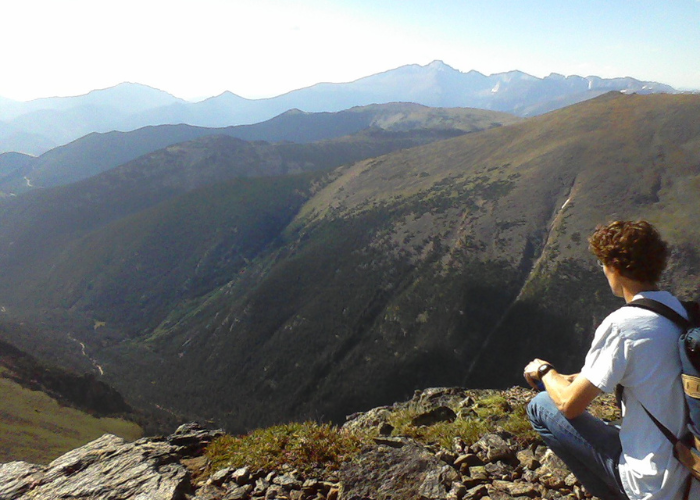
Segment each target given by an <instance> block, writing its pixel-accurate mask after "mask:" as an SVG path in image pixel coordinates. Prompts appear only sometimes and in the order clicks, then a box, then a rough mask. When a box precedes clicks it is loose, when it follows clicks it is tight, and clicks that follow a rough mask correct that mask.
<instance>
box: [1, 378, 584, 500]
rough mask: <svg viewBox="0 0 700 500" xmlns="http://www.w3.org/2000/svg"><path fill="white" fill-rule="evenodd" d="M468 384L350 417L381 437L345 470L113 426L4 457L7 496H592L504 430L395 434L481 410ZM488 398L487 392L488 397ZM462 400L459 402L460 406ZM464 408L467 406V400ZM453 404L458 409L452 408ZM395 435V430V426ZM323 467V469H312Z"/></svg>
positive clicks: (301, 499)
mask: <svg viewBox="0 0 700 500" xmlns="http://www.w3.org/2000/svg"><path fill="white" fill-rule="evenodd" d="M476 392H478V391H465V390H461V389H427V390H426V391H422V392H418V393H416V395H415V396H414V398H413V399H412V400H411V401H408V402H406V403H398V404H396V405H394V406H390V407H382V408H376V409H374V410H371V411H368V412H366V413H360V414H355V415H352V416H351V417H349V420H348V422H347V423H346V425H345V429H346V430H353V431H356V432H362V431H372V430H374V431H378V432H373V434H372V435H374V436H376V437H374V438H373V440H372V441H371V442H369V443H368V444H367V445H366V446H365V448H364V449H363V450H362V452H361V453H360V454H359V455H358V456H356V457H355V458H354V459H353V460H350V461H347V462H345V463H344V464H343V465H342V466H341V467H340V469H339V470H336V471H323V470H319V469H316V470H317V473H314V474H311V475H310V474H309V473H306V474H304V473H301V472H299V471H298V470H294V469H291V467H290V466H288V465H284V462H283V461H282V460H281V462H280V463H281V465H280V467H279V469H278V470H252V469H251V468H250V467H242V468H224V469H221V470H218V471H214V472H212V471H211V468H210V464H209V462H208V459H207V457H206V455H205V449H206V446H207V445H208V444H209V443H210V442H211V440H212V439H213V438H214V437H216V436H218V435H221V434H222V432H221V431H208V430H205V429H203V428H201V427H199V426H198V425H196V424H187V425H184V426H181V427H180V428H178V430H177V431H176V432H175V433H174V434H173V435H171V436H168V437H165V438H145V439H140V440H138V441H135V442H133V443H126V442H124V441H123V440H121V439H120V438H117V437H115V436H111V435H105V436H103V437H101V438H99V439H97V440H95V441H93V442H91V443H89V444H87V445H85V446H83V447H82V448H79V449H76V450H73V451H71V452H69V453H67V454H65V455H63V456H62V457H60V458H58V459H56V460H54V461H53V462H52V463H50V464H49V465H48V466H46V467H43V466H38V465H32V464H27V463H24V462H11V463H7V464H1V465H0V500H29V499H47V500H48V499H60V498H66V499H67V498H70V499H76V500H77V499H85V500H87V499H107V500H112V499H113V500H117V499H125V500H126V499H134V500H137V499H138V500H141V499H144V500H145V499H149V500H152V499H153V500H161V499H162V500H252V499H257V500H263V499H265V500H267V499H280V500H369V499H374V500H389V499H392V500H402V499H405V500H509V499H517V500H527V499H567V500H574V499H583V498H589V497H590V495H588V494H587V493H586V492H585V491H584V490H583V488H582V487H581V485H580V484H579V483H578V481H577V480H576V478H575V477H574V476H573V474H571V473H570V472H569V471H568V470H567V469H566V467H565V466H564V464H563V463H562V462H561V461H560V460H559V459H558V458H557V457H556V456H555V455H553V454H552V453H551V452H550V451H549V450H547V448H546V447H544V446H543V445H542V444H541V443H537V442H534V443H530V444H527V445H525V444H523V439H522V437H521V436H515V435H513V434H511V433H509V432H506V431H503V430H496V431H495V432H488V433H485V434H484V435H482V436H481V437H480V439H478V440H476V441H475V442H473V443H472V444H470V445H467V444H465V443H464V441H463V440H462V439H460V438H455V439H454V440H453V443H452V446H449V447H444V446H439V445H437V444H434V443H425V442H420V441H419V440H418V439H414V438H411V437H408V436H401V435H399V436H397V435H392V431H394V429H393V428H392V429H388V428H387V426H389V427H391V426H390V424H389V423H388V421H389V417H390V416H391V415H392V413H394V412H396V411H400V410H401V409H405V408H406V407H408V406H411V407H414V408H417V409H418V410H420V411H418V414H419V415H418V416H422V418H417V417H416V418H414V419H413V421H412V424H411V425H415V424H419V425H423V426H430V425H437V424H439V423H444V422H450V421H452V420H454V419H455V418H459V417H458V416H457V415H459V414H463V413H464V414H468V413H470V412H476V411H478V410H479V403H478V401H475V398H474V394H475V393H476ZM503 394H504V395H505V397H504V398H501V399H503V400H504V401H503V402H502V404H503V405H504V406H510V405H511V404H513V405H515V404H522V403H523V401H524V400H526V398H528V397H530V396H531V393H530V392H529V391H526V390H523V389H514V390H511V391H507V392H506V393H503ZM482 399H483V398H482ZM453 408H457V409H458V411H457V412H454V410H452V409H453ZM460 408H461V409H460ZM446 409H450V411H449V412H448V411H447V410H446ZM393 434H396V433H395V432H393ZM312 476H314V477H312Z"/></svg>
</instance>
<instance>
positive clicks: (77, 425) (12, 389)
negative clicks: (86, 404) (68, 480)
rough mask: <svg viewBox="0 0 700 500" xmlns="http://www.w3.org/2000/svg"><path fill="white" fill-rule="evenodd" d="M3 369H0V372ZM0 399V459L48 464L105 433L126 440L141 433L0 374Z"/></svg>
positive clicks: (139, 430) (136, 426)
mask: <svg viewBox="0 0 700 500" xmlns="http://www.w3.org/2000/svg"><path fill="white" fill-rule="evenodd" d="M3 371H4V368H0V375H1V374H2V372H3ZM0 401H2V405H1V406H0V417H1V418H0V462H8V461H12V460H25V461H28V462H32V463H48V462H49V461H51V460H53V459H54V458H56V457H58V456H60V455H62V454H63V453H65V452H67V451H69V450H72V449H73V448H76V447H78V446H82V445H83V444H85V443H87V442H89V441H92V440H93V439H96V438H98V437H100V436H101V435H102V434H104V433H111V434H116V435H117V436H121V437H123V438H124V439H127V440H134V439H137V438H139V437H141V435H142V431H141V428H140V427H139V426H138V425H136V424H134V423H131V422H126V421H124V420H121V419H115V418H95V417H93V416H91V415H88V414H87V413H83V412H81V411H78V410H75V409H73V408H69V407H66V406H61V405H59V404H58V402H56V400H54V399H52V398H50V397H49V396H47V395H46V394H44V393H43V392H39V391H31V390H28V389H24V388H23V387H21V386H20V385H19V384H17V383H15V382H13V381H11V380H9V379H6V378H2V377H0Z"/></svg>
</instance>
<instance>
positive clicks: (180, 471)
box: [0, 424, 222, 500]
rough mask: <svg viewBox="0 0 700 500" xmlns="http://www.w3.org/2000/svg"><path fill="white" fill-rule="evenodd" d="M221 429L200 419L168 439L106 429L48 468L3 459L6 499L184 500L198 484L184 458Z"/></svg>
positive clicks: (0, 485) (1, 486)
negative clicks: (134, 437)
mask: <svg viewBox="0 0 700 500" xmlns="http://www.w3.org/2000/svg"><path fill="white" fill-rule="evenodd" d="M220 434H222V431H213V432H212V431H206V430H204V429H202V428H201V427H199V426H197V425H196V424H187V425H183V426H181V427H180V428H178V429H177V431H176V432H175V433H174V434H173V435H171V436H169V437H167V438H145V439H139V440H138V441H135V442H133V443H127V442H125V441H124V440H123V439H121V438H119V437H117V436H113V435H111V434H105V435H104V436H102V437H101V438H99V439H96V440H95V441H92V442H91V443H88V444H87V445H85V446H83V447H81V448H77V449H75V450H73V451H71V452H68V453H66V454H65V455H63V456H61V457H59V458H57V459H56V460H54V461H53V462H51V463H50V464H49V465H48V466H47V467H41V466H38V465H33V464H27V463H25V462H10V463H7V464H2V465H0V499H1V500H15V499H16V500H25V499H26V500H29V499H33V500H39V499H46V500H49V499H59V498H70V499H75V500H78V499H85V500H87V499H101V500H125V499H134V500H136V499H139V500H140V499H144V500H145V499H149V500H180V499H182V500H184V499H185V498H187V494H188V493H191V491H192V488H191V483H190V475H191V474H190V472H189V471H188V469H187V467H186V466H185V464H184V463H183V461H184V460H186V459H188V458H191V457H193V456H196V455H201V454H202V453H203V451H204V448H205V446H206V445H207V444H208V443H209V442H210V441H211V440H212V439H213V438H214V437H215V436H217V435H220Z"/></svg>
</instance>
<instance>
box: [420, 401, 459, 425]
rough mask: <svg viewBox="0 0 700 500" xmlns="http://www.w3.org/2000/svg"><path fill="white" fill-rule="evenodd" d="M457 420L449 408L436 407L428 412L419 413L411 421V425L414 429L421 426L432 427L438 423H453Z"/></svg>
mask: <svg viewBox="0 0 700 500" xmlns="http://www.w3.org/2000/svg"><path fill="white" fill-rule="evenodd" d="M456 418H457V414H456V413H455V412H454V411H452V409H451V408H449V407H447V406H438V407H437V408H433V409H432V410H430V411H427V412H425V413H421V414H420V415H418V416H416V417H414V418H413V420H411V424H412V425H414V426H415V427H420V426H421V425H434V424H437V423H438V422H454V421H455V419H456Z"/></svg>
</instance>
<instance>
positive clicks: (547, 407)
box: [527, 391, 558, 430]
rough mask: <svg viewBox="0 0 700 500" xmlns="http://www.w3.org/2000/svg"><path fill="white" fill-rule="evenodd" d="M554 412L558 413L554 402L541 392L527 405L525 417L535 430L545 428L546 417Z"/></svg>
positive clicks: (545, 393)
mask: <svg viewBox="0 0 700 500" xmlns="http://www.w3.org/2000/svg"><path fill="white" fill-rule="evenodd" d="M554 410H556V411H558V410H557V408H556V406H555V404H554V401H552V398H551V397H550V396H549V394H547V392H546V391H542V392H540V393H539V394H538V395H537V396H535V397H534V398H532V400H530V403H529V404H528V405H527V417H528V419H530V423H531V424H532V426H533V427H534V428H535V429H536V430H537V429H538V428H541V427H543V426H545V427H546V425H545V422H546V421H547V415H551V414H552V412H553V411H554Z"/></svg>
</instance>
